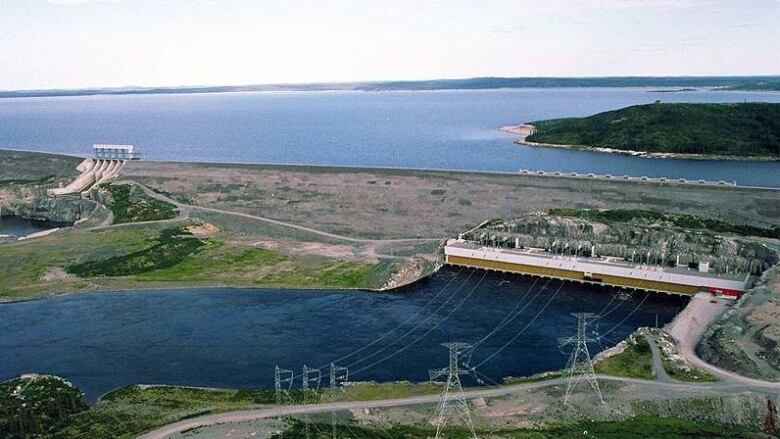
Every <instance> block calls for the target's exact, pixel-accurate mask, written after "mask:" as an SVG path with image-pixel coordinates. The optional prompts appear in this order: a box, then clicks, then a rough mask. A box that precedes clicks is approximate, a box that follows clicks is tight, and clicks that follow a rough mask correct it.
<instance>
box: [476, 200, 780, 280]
mask: <svg viewBox="0 0 780 439" xmlns="http://www.w3.org/2000/svg"><path fill="white" fill-rule="evenodd" d="M465 238H466V239H470V240H474V241H478V242H482V243H485V244H490V245H497V246H502V247H522V248H528V247H533V248H542V249H545V250H547V251H549V252H552V253H558V254H569V255H582V256H590V255H598V256H609V257H616V258H620V259H624V260H627V261H634V262H637V263H648V264H657V265H664V266H691V265H694V266H696V265H698V264H699V263H701V262H706V263H708V264H709V268H708V271H710V272H715V273H731V274H734V273H744V274H748V273H749V274H753V275H758V274H761V273H762V272H764V271H765V270H766V269H768V268H769V267H771V266H772V265H774V264H775V263H776V262H777V255H776V253H775V252H774V251H773V250H771V249H769V248H767V247H766V246H765V245H763V244H760V243H757V242H753V241H751V240H750V239H741V238H735V237H730V236H722V235H719V234H715V233H708V232H706V231H701V230H686V229H683V228H680V227H674V226H673V225H670V224H668V223H666V222H650V221H647V222H640V221H634V222H625V223H616V222H612V223H609V224H604V223H600V222H593V221H589V220H585V219H579V218H561V217H555V216H550V215H546V214H532V215H527V216H524V217H520V218H514V219H512V220H508V221H500V220H497V221H492V222H490V223H489V224H488V225H486V226H484V227H482V228H478V229H476V230H474V231H471V232H469V233H467V234H466V236H465Z"/></svg>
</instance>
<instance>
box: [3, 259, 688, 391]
mask: <svg viewBox="0 0 780 439" xmlns="http://www.w3.org/2000/svg"><path fill="white" fill-rule="evenodd" d="M542 287H545V288H542ZM556 291H557V293H556ZM615 293H616V290H614V289H610V288H601V287H594V286H582V285H578V284H571V283H561V282H559V281H550V282H549V283H547V282H546V281H544V280H537V281H535V280H534V279H531V278H527V277H521V276H517V275H502V274H494V273H487V272H484V271H476V270H473V271H472V270H462V271H461V270H456V269H449V268H445V269H443V270H442V271H441V272H439V273H438V274H436V275H434V276H433V277H431V278H429V279H426V280H424V281H421V282H419V283H417V284H415V285H413V286H410V287H407V288H405V289H403V290H401V291H399V292H396V293H370V292H359V291H338V290H332V291H303V290H269V289H211V288H203V289H193V290H155V291H138V292H117V293H84V294H78V295H70V296H63V297H59V298H54V299H45V300H36V301H29V302H19V303H9V304H3V305H0V349H1V350H2V352H3V359H2V361H0V380H2V379H5V378H11V377H14V376H17V375H19V374H21V373H25V372H38V373H52V374H57V375H61V376H63V377H65V378H67V379H69V380H71V381H72V382H73V383H74V384H76V385H78V386H79V387H80V388H82V389H83V390H85V391H86V393H87V395H88V396H89V398H90V399H94V398H95V397H96V396H98V395H100V394H102V393H104V392H106V391H108V390H110V389H113V388H115V387H117V386H121V385H124V384H131V383H149V384H154V383H164V384H181V385H195V386H214V387H239V388H254V387H265V388H268V387H273V368H274V366H275V365H277V364H278V365H279V366H280V367H283V368H288V369H293V370H295V371H296V372H300V370H301V368H302V366H303V365H304V364H306V365H309V366H311V367H317V366H324V365H327V364H329V363H330V362H331V361H335V362H337V364H340V365H343V366H348V367H349V369H350V377H351V378H352V379H353V380H398V379H407V380H412V381H424V380H427V378H428V369H429V368H434V367H441V366H445V365H446V362H447V352H446V350H445V349H444V348H443V347H441V346H440V343H443V342H449V341H463V342H470V343H476V342H477V341H478V340H479V339H480V338H482V337H484V336H485V335H487V334H489V333H490V332H491V330H493V329H494V328H496V326H497V325H498V324H499V323H500V322H501V321H502V320H503V319H504V318H505V317H506V316H507V315H508V314H509V313H510V311H512V310H513V309H517V310H521V311H522V312H520V313H519V314H518V315H517V317H516V318H514V319H512V320H509V324H507V325H505V327H504V328H503V329H502V330H499V331H496V332H495V334H494V335H493V336H491V337H489V338H487V339H486V341H485V342H484V343H482V344H480V345H479V346H478V347H476V348H475V349H474V352H473V355H472V358H471V361H470V364H471V365H477V364H479V363H482V362H484V364H482V365H480V366H479V367H478V368H477V370H478V372H480V373H482V374H484V375H485V376H487V377H489V378H490V379H492V380H499V379H501V378H502V377H506V376H510V375H513V376H521V375H528V374H532V373H536V372H541V371H546V370H555V369H559V368H562V367H564V366H565V364H566V360H567V354H568V352H567V351H565V350H561V349H559V348H558V338H559V337H565V336H569V335H572V334H573V333H574V331H575V330H576V324H575V320H574V318H573V317H572V316H571V315H570V313H572V312H578V311H590V312H596V313H600V314H602V315H603V317H602V319H601V320H600V322H599V324H598V325H596V326H594V327H593V329H594V330H597V331H598V333H599V334H600V335H601V336H602V337H603V341H602V342H601V344H594V345H592V346H591V348H592V349H593V350H594V351H598V350H600V349H602V347H606V346H609V345H612V344H614V343H616V342H617V341H619V340H620V339H622V338H624V337H625V336H626V335H627V334H629V333H630V332H632V331H633V330H634V329H635V328H637V327H639V326H648V325H650V326H651V325H654V324H655V322H656V315H657V317H658V322H659V323H660V324H664V323H665V322H668V321H669V320H671V318H672V317H673V316H674V314H675V313H676V312H678V311H679V310H680V309H681V308H682V307H683V306H684V305H685V300H684V299H682V298H680V297H672V296H666V295H661V294H652V293H644V292H638V293H635V294H634V296H633V297H631V298H630V299H628V300H625V301H622V300H619V299H617V298H616V294H615ZM526 305H527V306H526ZM515 307H517V308H515ZM524 307H525V308H524ZM388 334H389V335H388ZM380 337H384V338H380ZM513 337H515V338H516V340H514V341H513V342H512V338H513ZM378 339H379V341H376V340H378ZM372 342H373V344H372ZM504 345H507V347H506V348H505V349H504V350H502V351H500V353H498V354H497V355H495V356H494V357H493V358H491V359H490V360H489V361H485V360H486V359H487V358H488V357H489V356H491V355H493V354H494V353H497V352H498V351H499V349H500V348H501V347H502V346H504ZM366 346H367V347H366ZM361 348H362V350H360V349H361ZM356 351H358V352H357V353H356V354H355V355H352V356H348V357H347V358H344V356H347V355H349V354H350V353H354V352H356ZM326 373H327V370H326V369H323V375H325V374H326ZM469 383H470V384H473V381H469ZM295 385H296V387H299V386H300V382H298V381H296V384H295ZM323 385H326V381H323Z"/></svg>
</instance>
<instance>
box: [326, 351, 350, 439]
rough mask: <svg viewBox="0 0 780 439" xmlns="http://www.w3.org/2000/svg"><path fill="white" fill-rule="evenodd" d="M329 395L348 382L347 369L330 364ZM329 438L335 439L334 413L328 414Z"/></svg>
mask: <svg viewBox="0 0 780 439" xmlns="http://www.w3.org/2000/svg"><path fill="white" fill-rule="evenodd" d="M329 375H330V380H329V381H330V382H329V384H330V393H331V394H333V393H336V392H337V391H339V390H341V389H342V388H341V386H342V385H343V384H344V383H347V382H349V369H348V368H346V367H342V366H336V365H335V364H333V363H330V374H329ZM330 429H331V437H332V438H333V439H336V412H330Z"/></svg>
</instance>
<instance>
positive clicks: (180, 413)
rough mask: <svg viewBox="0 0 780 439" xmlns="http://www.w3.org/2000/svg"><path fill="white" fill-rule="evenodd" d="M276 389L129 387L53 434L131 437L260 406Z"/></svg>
mask: <svg viewBox="0 0 780 439" xmlns="http://www.w3.org/2000/svg"><path fill="white" fill-rule="evenodd" d="M272 402H273V391H267V390H263V391H249V390H223V389H196V388H184V387H167V386H160V387H146V388H142V387H140V386H127V387H122V388H120V389H117V390H115V391H113V392H111V393H109V394H107V395H105V396H104V397H103V398H102V399H101V400H100V401H99V402H98V403H96V404H95V405H93V406H92V407H90V408H89V410H86V411H83V412H81V413H78V414H75V415H71V416H70V417H69V418H68V419H67V420H66V421H65V422H63V423H62V425H61V427H60V428H59V429H58V430H57V431H56V432H55V433H54V434H52V435H51V436H50V437H51V438H53V439H70V438H84V437H89V438H93V437H94V438H98V437H99V438H122V439H124V438H132V437H136V436H138V435H139V434H141V433H143V432H146V431H149V430H152V429H154V428H157V427H161V426H163V425H165V424H168V423H170V422H175V421H177V420H180V419H185V418H191V417H195V416H199V415H204V414H209V413H219V412H225V411H231V410H243V409H251V408H257V407H261V406H263V405H268V404H270V403H272Z"/></svg>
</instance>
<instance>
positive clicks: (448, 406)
mask: <svg viewBox="0 0 780 439" xmlns="http://www.w3.org/2000/svg"><path fill="white" fill-rule="evenodd" d="M442 346H444V347H446V348H447V349H449V351H450V361H449V365H448V366H447V367H445V368H442V369H436V370H430V371H429V373H430V377H431V380H435V379H437V378H439V377H442V376H447V381H446V382H445V383H444V391H443V392H442V394H441V399H440V400H439V404H438V406H437V407H436V412H435V413H434V417H433V420H432V423H433V425H435V426H436V439H439V438H440V437H441V434H442V432H443V431H444V427H445V426H446V425H447V422H448V421H449V420H450V418H452V417H454V416H457V417H459V418H460V420H461V422H463V423H464V424H465V425H466V427H467V428H468V429H469V431H470V432H471V437H472V438H473V439H477V433H476V431H474V423H473V422H472V420H471V413H470V412H469V406H468V402H466V396H465V395H464V394H463V385H462V384H461V382H460V375H468V374H469V371H468V370H465V369H461V368H460V364H459V357H460V354H461V353H462V352H464V351H466V350H468V349H470V348H471V345H469V344H467V343H443V344H442Z"/></svg>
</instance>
